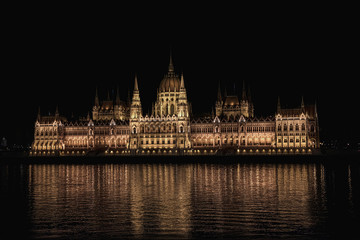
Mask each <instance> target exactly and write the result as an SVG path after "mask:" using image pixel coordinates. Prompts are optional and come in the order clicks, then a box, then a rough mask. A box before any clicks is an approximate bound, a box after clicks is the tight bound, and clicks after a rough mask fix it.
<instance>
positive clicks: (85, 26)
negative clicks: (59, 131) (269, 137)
mask: <svg viewBox="0 0 360 240" xmlns="http://www.w3.org/2000/svg"><path fill="white" fill-rule="evenodd" d="M124 11H125V10H124V9H123V12H124ZM135 12H136V11H135ZM118 14H120V13H118ZM95 15H96V14H95ZM149 16H150V17H149ZM151 16H152V15H151V14H150V15H147V17H144V18H140V17H139V15H138V14H135V15H134V16H131V17H127V18H126V17H124V18H121V17H119V16H118V15H117V14H116V13H111V14H109V16H107V14H106V13H103V14H102V15H101V17H99V16H96V17H94V14H79V13H75V14H74V13H72V14H65V13H58V12H57V13H54V12H48V13H47V14H27V15H25V16H23V15H21V14H19V15H15V16H12V18H10V19H8V20H7V21H6V24H5V26H6V27H5V29H4V31H3V33H4V34H2V35H3V37H2V38H3V44H2V53H3V54H2V59H3V60H4V61H3V64H2V69H3V71H2V81H1V99H0V100H1V106H2V111H1V112H2V114H1V125H0V130H1V131H0V137H3V136H5V137H6V138H8V140H9V142H10V143H31V141H32V138H33V136H32V135H33V125H34V121H35V118H36V114H37V110H38V106H40V107H41V113H42V114H48V113H49V112H50V113H51V114H53V113H54V111H55V108H56V105H58V106H59V110H60V113H61V114H63V115H65V116H67V117H70V116H71V114H72V113H73V114H74V115H75V116H86V114H87V112H88V111H91V108H92V106H93V102H94V95H95V88H96V86H97V87H98V90H99V95H100V97H102V98H105V97H106V95H107V91H110V94H111V95H112V94H113V93H114V92H116V86H119V88H120V93H121V98H122V99H123V100H126V98H127V93H128V90H129V89H130V90H132V88H133V83H134V74H135V73H137V75H138V82H139V89H140V97H141V101H142V104H143V111H144V112H147V110H148V109H151V103H152V102H154V101H155V98H156V89H157V87H158V86H159V84H160V81H161V80H162V78H163V75H164V74H165V73H166V72H167V68H168V64H169V52H170V48H171V49H172V53H173V60H174V65H175V70H176V72H178V73H181V72H183V73H184V79H185V86H186V89H187V93H188V100H189V101H190V102H192V105H193V112H194V113H201V112H211V108H212V107H214V103H215V100H216V94H217V86H218V82H219V81H220V82H221V85H222V87H223V88H224V87H225V86H226V88H227V92H228V94H231V93H232V92H234V91H235V92H236V93H240V92H241V86H242V81H246V83H247V84H249V85H250V86H251V91H252V97H253V100H254V105H255V115H257V116H268V115H273V114H274V112H275V110H276V103H277V97H278V96H280V98H281V103H282V104H283V105H286V106H288V107H298V106H299V105H300V102H301V96H304V100H305V104H313V103H314V102H315V101H317V104H318V113H319V118H320V127H321V135H320V137H321V138H322V139H333V138H334V139H335V138H340V139H351V140H354V139H355V140H359V127H358V126H357V124H358V120H357V119H356V118H357V115H358V113H357V110H358V108H359V107H358V104H359V100H358V85H357V84H358V81H359V74H358V72H359V71H358V68H359V67H358V60H357V61H355V59H358V54H356V52H355V51H356V48H355V42H356V39H355V36H356V35H355V32H354V29H353V28H352V26H351V24H350V20H349V21H346V20H344V19H342V18H341V19H340V17H336V15H331V17H330V16H329V15H323V14H321V13H318V12H311V13H308V12H307V13H306V14H305V13H302V14H300V13H298V14H295V16H293V15H292V12H290V13H288V14H286V15H276V14H268V15H265V16H263V15H261V14H259V15H251V16H249V15H247V17H244V16H237V15H232V16H231V17H229V16H226V14H225V16H226V17H225V18H222V17H221V18H220V17H217V16H216V14H215V13H208V14H204V15H199V16H198V15H197V14H190V16H189V15H188V14H186V13H184V12H182V13H181V14H180V16H181V17H177V18H176V21H175V20H173V19H174V16H172V15H171V14H169V13H168V14H166V15H164V17H163V18H160V19H158V20H154V21H153V19H152V18H151ZM177 16H179V14H177ZM135 20H136V21H135ZM234 86H235V88H234Z"/></svg>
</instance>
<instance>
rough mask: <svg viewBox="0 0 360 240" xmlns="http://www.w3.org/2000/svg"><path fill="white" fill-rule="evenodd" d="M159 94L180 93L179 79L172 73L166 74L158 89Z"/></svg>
mask: <svg viewBox="0 0 360 240" xmlns="http://www.w3.org/2000/svg"><path fill="white" fill-rule="evenodd" d="M159 90H160V92H169V91H170V92H175V91H180V78H179V76H177V75H175V74H174V73H170V72H169V73H168V74H167V75H165V76H164V78H163V80H162V81H161V83H160V87H159Z"/></svg>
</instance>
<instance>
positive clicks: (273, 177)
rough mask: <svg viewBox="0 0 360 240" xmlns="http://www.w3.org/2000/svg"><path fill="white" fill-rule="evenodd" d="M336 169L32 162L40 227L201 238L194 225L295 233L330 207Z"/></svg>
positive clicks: (35, 211)
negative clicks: (36, 163)
mask: <svg viewBox="0 0 360 240" xmlns="http://www.w3.org/2000/svg"><path fill="white" fill-rule="evenodd" d="M345 170H346V169H345ZM344 173H345V174H343V173H341V174H340V176H343V177H344V178H349V182H347V181H342V182H343V184H345V185H346V184H349V188H350V189H351V186H352V183H351V182H352V181H354V180H351V176H350V175H351V173H350V170H349V171H348V172H346V171H345V172H344ZM333 174H334V172H333V171H330V172H326V171H325V170H324V166H323V165H320V164H235V165H220V164H188V165H175V164H131V165H129V164H122V165H30V166H29V174H28V177H29V181H28V182H29V189H28V194H29V195H30V196H29V198H30V199H31V201H30V203H31V206H30V207H29V209H30V211H32V212H31V216H32V218H33V219H32V222H33V224H34V226H36V228H37V229H42V228H46V229H48V226H57V227H53V228H51V229H50V231H53V232H51V233H52V234H56V231H65V229H71V226H74V225H75V226H76V228H77V230H78V231H86V232H88V233H92V232H106V231H116V232H117V233H118V232H120V233H119V235H125V234H128V235H127V236H129V235H130V236H132V237H134V236H135V237H136V236H137V237H139V238H142V237H146V238H147V237H149V238H151V235H148V234H149V233H151V234H159V235H161V234H162V233H164V234H165V233H166V234H173V236H179V237H185V238H186V237H192V238H196V237H197V236H196V235H192V234H194V229H196V231H198V232H200V233H201V232H211V233H216V232H217V231H219V232H220V231H223V230H224V229H232V230H234V229H236V230H241V231H246V232H249V233H251V232H252V231H259V228H260V229H266V231H267V232H266V234H271V233H276V232H277V231H279V232H290V233H293V232H292V231H296V229H305V230H306V229H313V227H314V226H315V225H316V224H318V223H319V221H322V219H321V216H324V214H327V211H328V209H327V208H328V206H329V204H328V203H327V201H328V199H327V196H329V194H330V195H331V194H336V193H337V192H335V191H334V189H332V188H333V187H334V186H333V185H332V184H331V181H332V180H335V179H337V178H335V177H334V176H332V175H333ZM347 174H348V175H347ZM326 175H327V176H326ZM337 176H339V175H337ZM345 180H346V179H345ZM325 181H330V182H328V183H326V182H325ZM335 185H336V184H335ZM337 191H339V190H337ZM350 194H351V191H350ZM356 196H357V195H356V193H354V196H351V195H349V204H350V203H354V201H355V200H356V199H354V200H353V198H354V197H355V198H356ZM342 197H343V196H342ZM346 197H348V195H346ZM344 198H345V196H344ZM59 223H61V224H59ZM67 224H69V225H67ZM59 226H63V228H62V229H59ZM259 226H261V227H259ZM114 229H115V230H114ZM35 231H36V230H35ZM35 235H36V233H35Z"/></svg>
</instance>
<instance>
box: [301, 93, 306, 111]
mask: <svg viewBox="0 0 360 240" xmlns="http://www.w3.org/2000/svg"><path fill="white" fill-rule="evenodd" d="M301 111H302V112H305V104H304V96H301Z"/></svg>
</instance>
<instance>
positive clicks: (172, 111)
mask: <svg viewBox="0 0 360 240" xmlns="http://www.w3.org/2000/svg"><path fill="white" fill-rule="evenodd" d="M173 114H174V104H171V106H170V115H173Z"/></svg>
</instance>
